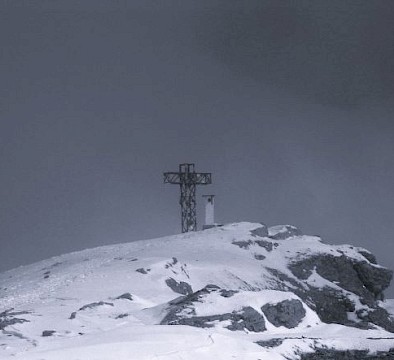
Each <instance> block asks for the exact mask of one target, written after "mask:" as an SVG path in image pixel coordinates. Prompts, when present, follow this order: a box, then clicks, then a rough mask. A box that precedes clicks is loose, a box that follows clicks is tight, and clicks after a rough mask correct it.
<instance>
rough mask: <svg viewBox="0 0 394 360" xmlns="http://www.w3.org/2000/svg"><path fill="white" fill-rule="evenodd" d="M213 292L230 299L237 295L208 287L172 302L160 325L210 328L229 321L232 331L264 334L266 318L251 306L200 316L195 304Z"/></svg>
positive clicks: (228, 326) (228, 327) (214, 287)
mask: <svg viewBox="0 0 394 360" xmlns="http://www.w3.org/2000/svg"><path fill="white" fill-rule="evenodd" d="M211 292H217V293H218V294H219V295H220V296H222V297H224V298H229V297H231V296H233V295H234V294H235V293H236V291H231V290H225V289H220V288H219V287H218V286H216V285H207V286H206V287H204V288H203V289H201V290H199V291H196V292H195V293H192V294H190V295H188V296H185V297H182V298H178V299H175V300H173V301H171V302H170V303H169V307H168V308H167V315H166V316H165V317H164V318H163V320H162V321H161V322H160V325H188V326H194V327H200V328H209V327H213V326H214V325H215V323H217V322H223V321H229V322H230V324H229V325H226V326H225V327H226V328H227V329H229V330H232V331H237V330H248V331H252V332H262V331H265V330H266V327H265V320H264V317H263V316H262V315H261V314H260V313H259V312H258V311H256V310H255V309H254V308H252V307H250V306H244V307H243V308H242V309H241V310H239V311H236V310H234V311H232V312H230V313H220V312H219V311H220V309H218V314H214V315H207V316H198V315H197V314H196V311H195V308H194V303H196V302H201V301H203V298H204V297H205V296H206V295H208V294H210V293H211Z"/></svg>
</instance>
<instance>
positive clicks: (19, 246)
mask: <svg viewBox="0 0 394 360" xmlns="http://www.w3.org/2000/svg"><path fill="white" fill-rule="evenodd" d="M0 4H1V7H0V44H1V46H0V140H1V142H0V166H1V172H0V241H1V249H0V271H1V270H6V269H8V268H11V267H15V266H18V265H20V264H26V263H30V262H34V261H37V260H40V259H43V258H47V257H49V256H53V255H57V254H60V253H64V252H70V251H73V250H79V249H83V248H87V247H93V246H99V245H103V244H111V243H117V242H125V241H130V240H137V239H141V238H150V237H158V236H161V235H168V234H173V233H177V232H179V225H180V224H179V223H180V219H179V208H178V207H179V205H178V196H179V194H178V192H179V189H178V188H177V187H175V186H169V185H164V184H162V172H163V171H171V170H176V169H177V167H178V164H179V163H180V162H195V163H196V166H197V169H198V170H200V171H211V172H212V173H213V180H214V185H212V186H210V187H209V188H208V187H207V188H205V189H200V190H199V196H200V195H202V194H203V193H215V194H216V196H217V198H216V217H217V220H218V221H222V222H232V221H240V220H248V221H259V222H264V223H266V224H268V225H274V224H281V223H290V224H293V225H296V226H298V227H299V228H300V229H301V230H302V231H304V233H307V234H318V235H321V236H322V237H323V238H324V239H325V241H327V242H331V243H352V244H354V245H357V246H363V247H366V248H368V249H370V250H371V251H373V252H374V253H375V254H376V255H377V257H378V260H379V262H380V263H381V264H382V265H385V266H388V267H390V268H392V269H393V268H394V260H393V254H394V241H393V234H394V221H393V214H394V202H393V195H394V190H393V184H394V141H393V140H394V139H393V137H394V123H393V120H394V115H393V114H394V101H393V97H394V21H393V19H394V2H393V1H392V0H376V1H367V0H364V1H362V0H357V1H353V0H350V1H346V0H341V1H338V0H331V1H327V0H309V1H306V0H298V1H280V0H272V1H265V0H258V1H254V0H250V1H247V2H245V1H232V0H225V1H224V0H223V1H219V0H209V1H205V0H198V1H197V0H195V1H187V0H179V1H149V0H141V1H133V0H130V1H114V0H113V1H102V0H94V1H93V0H85V1H73V0H62V1H59V0H48V1H46V0H41V1H18V0H12V1H6V0H0ZM200 206H201V202H200ZM199 210H200V216H201V215H202V214H201V213H202V211H201V210H202V209H201V208H200V209H199ZM200 223H201V221H200ZM388 294H389V295H390V296H391V297H394V287H392V288H391V290H390V291H389V293H388Z"/></svg>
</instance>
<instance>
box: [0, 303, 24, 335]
mask: <svg viewBox="0 0 394 360" xmlns="http://www.w3.org/2000/svg"><path fill="white" fill-rule="evenodd" d="M13 310H14V309H13V308H11V309H8V310H5V311H3V312H1V313H0V330H3V329H5V328H6V327H7V326H10V325H15V324H23V323H25V322H30V321H29V320H26V319H21V318H19V317H17V316H19V315H26V314H29V312H28V311H13Z"/></svg>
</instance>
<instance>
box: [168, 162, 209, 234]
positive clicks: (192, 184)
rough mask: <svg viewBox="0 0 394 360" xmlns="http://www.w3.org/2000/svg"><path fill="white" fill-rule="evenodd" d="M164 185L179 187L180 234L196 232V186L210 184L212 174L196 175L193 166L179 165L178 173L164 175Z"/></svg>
mask: <svg viewBox="0 0 394 360" xmlns="http://www.w3.org/2000/svg"><path fill="white" fill-rule="evenodd" d="M164 183H165V184H177V185H180V188H181V199H180V201H179V203H180V205H181V212H182V232H183V233H185V232H189V231H197V214H196V186H197V185H209V184H211V183H212V174H211V173H196V172H195V171H194V164H180V165H179V172H166V173H164Z"/></svg>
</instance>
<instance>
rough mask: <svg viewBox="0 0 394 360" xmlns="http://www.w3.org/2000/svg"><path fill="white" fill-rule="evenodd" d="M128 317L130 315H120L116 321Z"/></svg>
mask: <svg viewBox="0 0 394 360" xmlns="http://www.w3.org/2000/svg"><path fill="white" fill-rule="evenodd" d="M127 316H129V314H119V315H118V316H117V317H116V318H115V319H123V318H125V317H127Z"/></svg>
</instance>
